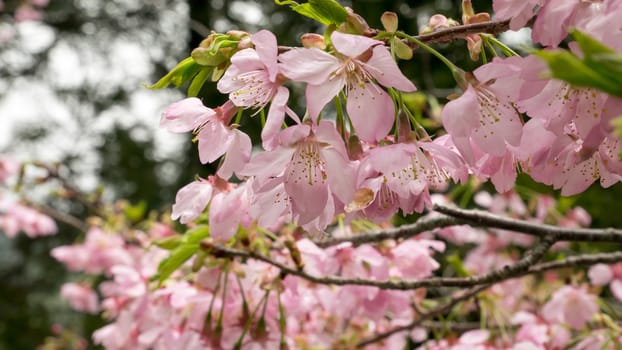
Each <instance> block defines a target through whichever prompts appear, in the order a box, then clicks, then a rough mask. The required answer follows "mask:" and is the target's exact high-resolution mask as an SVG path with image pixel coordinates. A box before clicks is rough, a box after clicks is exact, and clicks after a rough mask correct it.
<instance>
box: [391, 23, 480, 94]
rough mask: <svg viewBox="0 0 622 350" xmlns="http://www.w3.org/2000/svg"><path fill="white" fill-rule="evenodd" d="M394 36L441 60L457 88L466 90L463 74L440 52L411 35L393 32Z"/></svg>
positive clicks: (466, 84)
mask: <svg viewBox="0 0 622 350" xmlns="http://www.w3.org/2000/svg"><path fill="white" fill-rule="evenodd" d="M395 34H396V35H397V36H398V37H400V38H403V39H406V40H408V41H410V42H412V43H415V44H417V45H418V46H419V47H421V48H423V49H424V50H426V51H428V52H429V53H431V54H432V55H434V56H436V58H438V59H439V60H441V62H443V63H445V65H446V66H447V68H449V70H450V71H451V74H452V75H453V76H454V79H455V80H456V83H458V86H460V87H461V88H463V89H466V87H467V86H468V82H467V81H466V79H465V72H464V71H463V70H462V69H460V68H459V67H458V66H456V65H455V64H453V62H451V61H450V60H448V59H447V57H445V56H443V55H442V54H441V53H440V52H438V51H436V50H435V49H433V48H432V47H431V46H430V45H428V44H426V43H424V42H423V41H421V40H419V39H417V38H416V37H414V36H412V35H408V34H406V33H404V32H395Z"/></svg>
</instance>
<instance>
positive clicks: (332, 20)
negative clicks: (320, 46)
mask: <svg viewBox="0 0 622 350" xmlns="http://www.w3.org/2000/svg"><path fill="white" fill-rule="evenodd" d="M292 9H293V10H294V11H296V12H298V13H300V14H301V15H303V16H307V17H309V18H312V19H314V20H316V21H318V22H321V23H322V24H325V25H330V24H341V23H343V22H345V21H346V18H347V17H348V11H346V9H345V8H344V7H343V6H341V5H340V4H339V3H338V2H337V1H335V0H309V2H307V3H304V4H300V5H292Z"/></svg>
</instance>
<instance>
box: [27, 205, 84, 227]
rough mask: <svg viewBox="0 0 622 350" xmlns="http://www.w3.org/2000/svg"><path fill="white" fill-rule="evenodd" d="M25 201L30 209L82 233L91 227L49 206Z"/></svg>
mask: <svg viewBox="0 0 622 350" xmlns="http://www.w3.org/2000/svg"><path fill="white" fill-rule="evenodd" d="M24 201H25V202H26V204H27V205H28V206H29V207H32V208H34V209H36V210H38V211H40V212H42V213H43V214H45V215H47V216H49V217H51V218H53V219H55V220H56V221H60V222H62V223H65V224H67V225H69V226H71V227H73V228H75V229H77V230H79V231H81V232H86V231H87V230H88V228H89V226H88V225H87V224H86V223H85V222H84V221H82V220H80V219H78V218H77V217H75V216H73V215H70V214H67V213H63V212H62V211H59V210H56V209H54V208H52V207H49V206H47V205H42V204H37V203H34V202H31V201H28V200H24Z"/></svg>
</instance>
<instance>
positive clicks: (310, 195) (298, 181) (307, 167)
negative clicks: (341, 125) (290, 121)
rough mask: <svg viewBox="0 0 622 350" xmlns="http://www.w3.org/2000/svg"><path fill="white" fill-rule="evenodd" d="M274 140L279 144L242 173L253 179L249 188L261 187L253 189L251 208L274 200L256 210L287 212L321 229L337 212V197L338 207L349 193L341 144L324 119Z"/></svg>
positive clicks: (349, 173)
mask: <svg viewBox="0 0 622 350" xmlns="http://www.w3.org/2000/svg"><path fill="white" fill-rule="evenodd" d="M279 139H280V145H279V147H278V148H276V149H274V150H272V151H266V152H262V153H259V154H257V155H255V156H254V157H253V158H252V159H251V161H250V162H249V164H248V165H247V166H246V167H245V168H244V171H243V172H244V175H247V176H254V177H255V180H254V181H255V185H254V188H256V189H258V188H260V187H262V188H263V190H261V191H260V192H257V191H255V198H254V200H253V202H254V204H253V206H256V205H257V204H258V203H264V204H268V203H269V202H270V200H273V201H274V202H275V204H277V205H266V206H262V207H261V210H262V211H264V212H266V213H267V212H273V213H272V214H270V215H271V216H273V217H279V216H281V215H282V214H283V213H285V212H286V211H287V210H291V213H292V215H293V219H294V220H296V222H298V224H299V225H301V226H303V227H305V226H309V225H311V226H312V227H315V228H316V229H319V230H323V229H324V228H325V227H326V225H328V223H329V222H330V221H332V219H333V215H334V214H335V213H337V212H338V211H339V208H338V205H337V204H336V201H337V202H341V205H340V206H341V208H343V203H349V202H350V201H351V200H352V197H353V195H354V184H353V183H352V179H353V178H354V176H355V171H354V168H353V167H352V165H351V164H350V163H349V160H348V156H347V152H346V148H345V145H344V144H343V141H342V140H341V138H340V136H339V134H338V133H337V131H336V129H335V126H334V124H333V123H331V122H328V121H321V122H320V124H319V125H318V126H317V127H311V126H309V125H304V124H301V125H296V126H292V127H289V128H287V129H286V130H284V131H282V132H281V134H280V136H279ZM267 184H271V185H270V186H269V187H267V188H266V187H265V185H267ZM274 189H278V191H274ZM265 195H267V196H268V197H267V198H266V197H265ZM277 202H278V203H277ZM279 203H281V204H279ZM318 220H319V221H318Z"/></svg>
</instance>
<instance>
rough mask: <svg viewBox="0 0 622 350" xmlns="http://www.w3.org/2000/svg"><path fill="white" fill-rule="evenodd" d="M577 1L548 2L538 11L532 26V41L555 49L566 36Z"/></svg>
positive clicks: (550, 0)
mask: <svg viewBox="0 0 622 350" xmlns="http://www.w3.org/2000/svg"><path fill="white" fill-rule="evenodd" d="M578 5H579V2H578V1H568V0H548V1H547V2H546V3H545V4H544V6H543V7H542V8H541V9H540V10H539V11H538V16H537V17H536V21H535V23H534V24H533V31H532V33H531V37H532V38H533V41H536V42H539V43H540V44H542V45H545V46H553V47H557V45H558V44H559V43H560V42H561V41H562V40H563V39H564V38H565V37H566V35H568V23H569V21H570V18H571V16H572V13H573V12H574V10H575V8H576V7H577V6H578Z"/></svg>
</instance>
